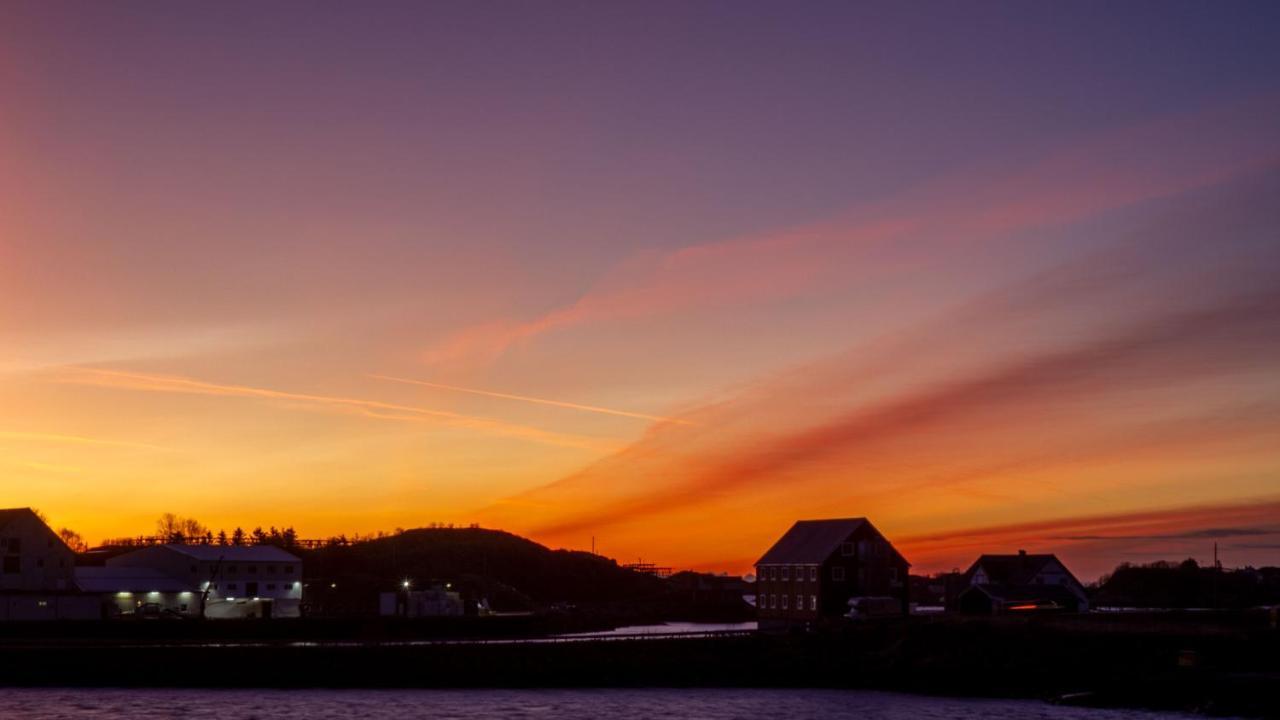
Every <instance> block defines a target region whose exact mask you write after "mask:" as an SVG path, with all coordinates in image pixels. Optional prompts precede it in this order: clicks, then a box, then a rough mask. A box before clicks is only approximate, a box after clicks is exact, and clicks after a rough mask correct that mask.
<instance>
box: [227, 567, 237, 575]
mask: <svg viewBox="0 0 1280 720" xmlns="http://www.w3.org/2000/svg"><path fill="white" fill-rule="evenodd" d="M227 572H228V573H230V574H232V575H234V574H235V572H236V566H235V565H228V566H227Z"/></svg>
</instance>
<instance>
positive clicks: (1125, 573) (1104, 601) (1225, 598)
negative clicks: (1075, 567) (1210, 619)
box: [1093, 560, 1280, 608]
mask: <svg viewBox="0 0 1280 720" xmlns="http://www.w3.org/2000/svg"><path fill="white" fill-rule="evenodd" d="M1276 603H1280V568H1274V567H1265V568H1258V569H1254V568H1244V569H1241V570H1220V569H1216V568H1212V567H1200V566H1199V565H1198V564H1196V562H1195V561H1194V560H1186V561H1184V562H1181V563H1169V562H1155V563H1151V564H1149V565H1130V564H1128V563H1124V564H1122V565H1120V566H1119V567H1117V568H1116V569H1115V571H1114V572H1112V573H1111V574H1110V575H1109V576H1105V577H1103V578H1102V580H1101V582H1100V583H1099V587H1098V589H1097V590H1096V591H1095V592H1094V597H1093V604H1094V605H1095V606H1099V605H1101V606H1119V607H1144V608H1212V607H1218V608H1249V607H1256V606H1259V605H1271V604H1276Z"/></svg>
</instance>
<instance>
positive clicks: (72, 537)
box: [58, 528, 89, 553]
mask: <svg viewBox="0 0 1280 720" xmlns="http://www.w3.org/2000/svg"><path fill="white" fill-rule="evenodd" d="M58 537H60V538H62V542H64V543H66V544H67V547H69V548H71V550H72V551H73V552H78V553H82V552H85V551H86V550H88V549H89V543H87V542H85V541H84V537H82V536H81V535H80V533H78V532H76V531H75V530H72V529H71V528H62V529H61V530H59V531H58Z"/></svg>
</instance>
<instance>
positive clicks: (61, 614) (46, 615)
mask: <svg viewBox="0 0 1280 720" xmlns="http://www.w3.org/2000/svg"><path fill="white" fill-rule="evenodd" d="M101 617H102V604H101V602H100V601H99V599H98V598H97V596H94V595H58V594H44V593H24V594H21V595H18V594H12V595H4V596H0V621H14V622H21V621H34V620H98V619H100V618H101Z"/></svg>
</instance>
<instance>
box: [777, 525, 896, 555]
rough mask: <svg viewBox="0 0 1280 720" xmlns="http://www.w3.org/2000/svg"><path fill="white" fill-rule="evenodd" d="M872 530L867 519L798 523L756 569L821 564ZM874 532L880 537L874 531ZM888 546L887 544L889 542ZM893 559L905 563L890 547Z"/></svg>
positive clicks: (891, 546)
mask: <svg viewBox="0 0 1280 720" xmlns="http://www.w3.org/2000/svg"><path fill="white" fill-rule="evenodd" d="M864 525H866V526H871V523H870V522H868V521H867V519H866V518H835V519H831V520H799V521H797V522H796V524H795V525H792V526H791V529H790V530H788V531H787V532H786V534H785V535H783V536H782V537H781V538H779V539H778V541H777V542H775V543H774V544H773V547H771V548H769V550H768V552H766V553H765V554H764V557H761V558H760V559H759V560H757V561H756V564H757V565H770V564H790V563H800V564H812V563H821V562H823V561H824V560H826V559H827V558H828V557H830V556H831V553H833V552H835V550H836V548H837V547H839V546H840V543H842V542H844V541H845V540H847V539H848V538H849V536H850V535H852V534H853V533H854V532H855V531H857V530H858V529H860V528H862V526H864ZM871 529H872V531H873V532H875V533H876V534H877V535H879V534H880V533H879V531H877V530H876V529H875V528H874V527H871ZM886 542H888V541H886ZM889 549H890V550H891V551H892V552H893V555H894V557H896V558H898V559H899V560H902V561H903V562H906V560H905V559H904V558H903V557H902V555H901V554H899V553H898V551H897V550H896V549H895V548H894V547H893V545H892V544H890V545H889Z"/></svg>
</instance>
